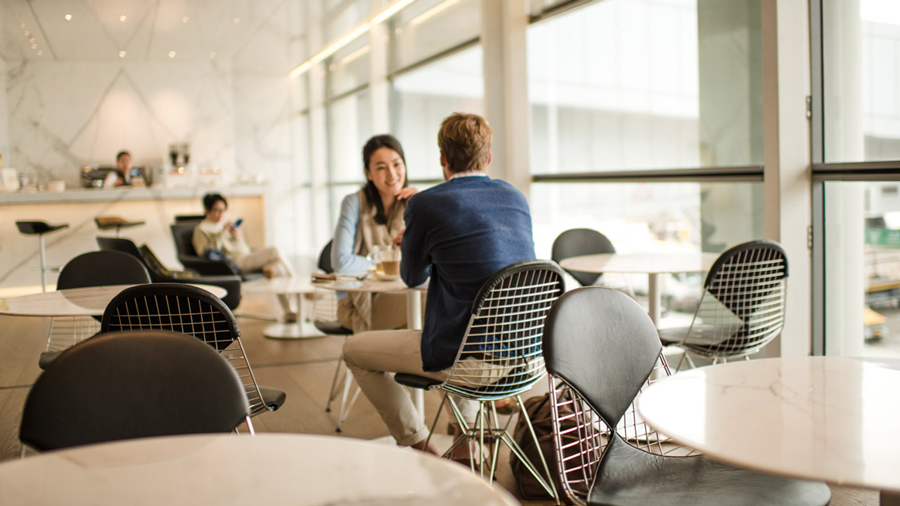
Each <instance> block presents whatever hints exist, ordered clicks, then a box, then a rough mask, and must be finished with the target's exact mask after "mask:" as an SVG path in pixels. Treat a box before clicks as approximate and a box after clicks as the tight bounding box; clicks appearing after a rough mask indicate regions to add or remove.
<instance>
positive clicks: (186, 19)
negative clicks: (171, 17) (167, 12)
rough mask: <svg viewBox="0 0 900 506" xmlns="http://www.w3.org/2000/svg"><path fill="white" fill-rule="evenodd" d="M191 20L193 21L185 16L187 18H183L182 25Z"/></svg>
mask: <svg viewBox="0 0 900 506" xmlns="http://www.w3.org/2000/svg"><path fill="white" fill-rule="evenodd" d="M190 19H191V18H189V17H187V16H185V17H183V18H181V22H182V23H187V22H188V21H189V20H190Z"/></svg>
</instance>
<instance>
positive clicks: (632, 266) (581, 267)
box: [559, 253, 719, 324]
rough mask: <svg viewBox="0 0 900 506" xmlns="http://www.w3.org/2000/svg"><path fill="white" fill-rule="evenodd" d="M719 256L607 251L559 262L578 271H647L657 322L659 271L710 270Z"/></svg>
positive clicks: (650, 303)
mask: <svg viewBox="0 0 900 506" xmlns="http://www.w3.org/2000/svg"><path fill="white" fill-rule="evenodd" d="M717 258H719V255H717V254H715V253H652V254H642V253H636V254H627V253H604V254H601V255H584V256H578V257H571V258H567V259H565V260H563V261H561V262H559V265H560V266H561V267H562V268H563V269H568V270H570V271H579V272H596V273H602V272H617V273H623V274H647V276H648V283H647V299H648V304H649V311H648V312H649V313H650V319H651V320H653V323H654V324H658V323H659V317H660V316H659V315H660V299H661V296H662V293H661V290H662V287H661V286H660V282H659V281H660V275H661V274H673V273H678V272H707V271H709V269H710V268H711V267H712V265H713V264H714V263H715V262H716V259H717Z"/></svg>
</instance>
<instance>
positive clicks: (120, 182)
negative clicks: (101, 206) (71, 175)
mask: <svg viewBox="0 0 900 506" xmlns="http://www.w3.org/2000/svg"><path fill="white" fill-rule="evenodd" d="M101 180H102V182H101ZM146 184H147V180H146V178H145V177H144V169H142V168H141V167H132V165H131V153H129V152H128V151H120V152H119V153H118V154H117V155H116V167H115V168H112V167H100V168H98V169H95V170H87V168H85V169H82V186H85V187H98V186H102V187H103V188H107V189H109V188H114V187H118V186H146Z"/></svg>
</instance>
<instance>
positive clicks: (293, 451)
mask: <svg viewBox="0 0 900 506" xmlns="http://www.w3.org/2000/svg"><path fill="white" fill-rule="evenodd" d="M0 490H2V491H3V492H2V495H3V503H4V504H28V505H32V506H42V505H48V506H49V505H54V506H55V505H59V504H66V505H70V506H75V505H116V506H118V505H123V504H128V505H130V506H142V505H147V506H150V505H153V506H158V505H162V504H198V505H206V504H215V505H220V506H228V505H235V506H238V505H239V506H247V505H279V504H290V505H297V506H304V505H310V506H311V505H321V506H325V505H336V504H348V505H349V504H365V505H367V506H378V505H385V506H386V505H427V506H440V505H459V504H478V505H498V506H499V505H507V506H508V505H515V504H518V503H517V502H516V500H515V499H514V498H513V497H512V496H510V495H509V494H508V493H507V492H505V491H504V490H502V489H499V488H492V487H491V486H490V485H488V484H487V482H486V481H485V480H482V479H480V478H478V477H476V476H475V475H473V474H472V472H471V471H469V470H467V469H466V468H465V467H463V466H461V465H459V464H455V463H453V462H450V461H447V460H443V459H439V458H437V457H433V456H431V455H425V454H424V453H420V452H416V451H415V450H412V449H409V448H399V447H396V446H393V445H385V444H380V443H373V442H369V441H362V440H358V439H350V438H340V437H329V436H310V435H296V434H261V435H257V436H249V435H247V436H243V435H242V436H236V435H231V434H227V435H201V436H175V437H164V438H150V439H135V440H128V441H120V442H114V443H106V444H100V445H91V446H83V447H80V448H73V449H69V450H62V451H56V452H49V453H45V454H42V455H38V456H33V457H28V458H25V459H23V460H16V461H8V462H6V463H3V464H0Z"/></svg>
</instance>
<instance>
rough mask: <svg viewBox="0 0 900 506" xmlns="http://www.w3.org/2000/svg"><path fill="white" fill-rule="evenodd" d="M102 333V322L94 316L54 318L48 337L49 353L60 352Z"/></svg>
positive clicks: (47, 349)
mask: <svg viewBox="0 0 900 506" xmlns="http://www.w3.org/2000/svg"><path fill="white" fill-rule="evenodd" d="M97 332H100V322H99V321H97V319H96V318H94V317H93V316H54V317H53V318H51V319H50V333H49V335H48V336H47V348H46V351H48V352H59V351H63V350H66V349H68V348H69V347H71V346H74V345H76V344H78V343H80V342H81V341H84V340H85V339H87V338H89V337H91V336H93V335H94V334H96V333H97Z"/></svg>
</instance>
